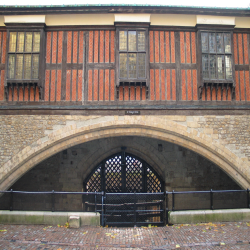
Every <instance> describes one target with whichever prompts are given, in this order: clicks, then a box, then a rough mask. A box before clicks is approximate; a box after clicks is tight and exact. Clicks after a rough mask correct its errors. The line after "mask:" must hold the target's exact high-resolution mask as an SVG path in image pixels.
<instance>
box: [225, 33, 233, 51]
mask: <svg viewBox="0 0 250 250" xmlns="http://www.w3.org/2000/svg"><path fill="white" fill-rule="evenodd" d="M224 44H225V53H231V34H229V33H226V34H224Z"/></svg>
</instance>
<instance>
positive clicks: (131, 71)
mask: <svg viewBox="0 0 250 250" xmlns="http://www.w3.org/2000/svg"><path fill="white" fill-rule="evenodd" d="M128 77H129V78H136V54H135V53H133V54H132V53H130V54H128Z"/></svg>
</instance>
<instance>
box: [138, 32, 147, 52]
mask: <svg viewBox="0 0 250 250" xmlns="http://www.w3.org/2000/svg"><path fill="white" fill-rule="evenodd" d="M138 50H139V51H145V32H144V31H139V32H138Z"/></svg>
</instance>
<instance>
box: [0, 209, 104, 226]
mask: <svg viewBox="0 0 250 250" xmlns="http://www.w3.org/2000/svg"><path fill="white" fill-rule="evenodd" d="M70 216H77V217H79V218H80V221H81V225H80V226H89V225H91V226H100V214H99V213H93V212H43V211H7V210H2V211H0V224H31V225H35V224H40V225H41V224H42V225H58V224H60V225H64V224H65V223H66V222H68V221H69V218H70Z"/></svg>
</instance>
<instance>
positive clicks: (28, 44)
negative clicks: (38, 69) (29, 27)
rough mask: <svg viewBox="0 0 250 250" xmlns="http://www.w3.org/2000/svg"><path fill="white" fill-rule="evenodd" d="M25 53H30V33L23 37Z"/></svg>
mask: <svg viewBox="0 0 250 250" xmlns="http://www.w3.org/2000/svg"><path fill="white" fill-rule="evenodd" d="M25 39H26V40H25V52H31V51H32V32H26V37H25Z"/></svg>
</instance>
